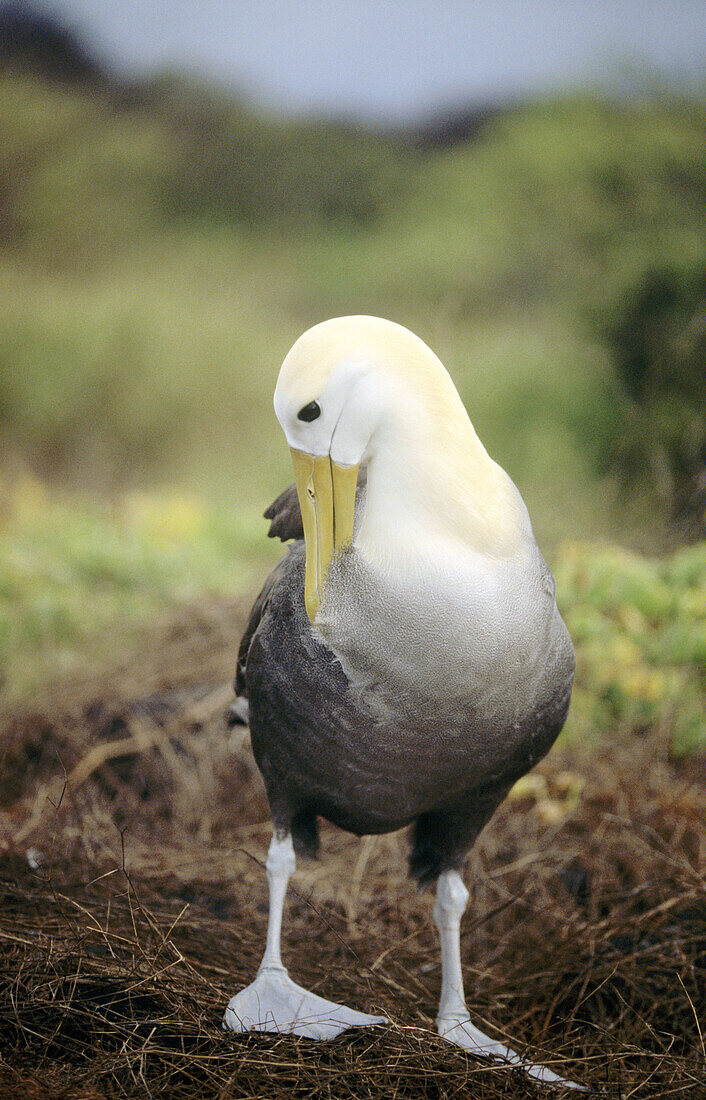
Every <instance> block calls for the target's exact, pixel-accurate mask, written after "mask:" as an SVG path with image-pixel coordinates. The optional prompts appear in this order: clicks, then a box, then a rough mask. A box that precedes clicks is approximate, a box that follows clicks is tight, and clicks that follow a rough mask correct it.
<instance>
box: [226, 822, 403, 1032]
mask: <svg viewBox="0 0 706 1100" xmlns="http://www.w3.org/2000/svg"><path fill="white" fill-rule="evenodd" d="M295 862H296V861H295V858H294V848H293V846H292V838H291V835H290V834H289V833H285V832H282V831H278V830H275V832H274V835H273V837H272V843H271V844H270V849H269V852H268V853H267V864H266V867H267V881H268V884H269V888H270V915H269V922H268V925H267V945H266V947H265V954H264V956H263V959H262V962H261V964H260V969H259V970H258V972H257V975H256V977H255V981H254V982H252V984H251V985H249V986H247V987H246V988H245V989H243V990H241V992H240V993H236V995H235V996H234V997H233V998H232V999H231V1001H230V1003H229V1005H228V1007H227V1009H226V1013H225V1017H224V1019H223V1027H224V1028H226V1029H229V1030H231V1031H238V1032H243V1031H269V1032H274V1033H282V1032H286V1033H289V1034H292V1035H303V1036H304V1037H305V1038H307V1039H333V1038H334V1037H335V1036H336V1035H340V1033H341V1032H342V1031H345V1030H346V1029H347V1028H349V1027H365V1026H366V1025H370V1024H384V1023H387V1020H386V1019H385V1017H384V1016H368V1015H367V1013H364V1012H356V1011H355V1010H354V1009H352V1008H346V1007H345V1005H339V1004H335V1003H334V1002H333V1001H327V1000H325V999H324V998H323V997H317V996H316V994H315V993H310V992H309V991H308V990H307V989H304V988H302V986H300V985H296V984H295V983H294V982H293V981H292V979H291V978H290V977H289V975H288V973H287V971H286V970H285V968H284V966H283V965H282V956H281V954H280V934H281V930H282V912H283V909H284V898H285V894H286V892H287V883H288V882H289V879H290V877H291V875H292V872H293V871H294V868H295Z"/></svg>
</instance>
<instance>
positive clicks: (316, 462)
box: [291, 447, 358, 623]
mask: <svg viewBox="0 0 706 1100" xmlns="http://www.w3.org/2000/svg"><path fill="white" fill-rule="evenodd" d="M291 451H292V462H293V463H294V477H295V479H296V482H297V493H298V495H299V506H300V508H301V512H302V520H303V521H304V542H305V544H306V573H305V577H304V604H305V606H306V613H307V615H308V616H309V619H310V620H311V622H312V623H313V621H314V619H315V618H316V615H317V613H318V610H319V607H320V606H321V599H322V596H323V590H324V583H325V581H326V575H327V573H328V570H329V567H330V565H331V561H332V559H333V557H334V555H335V554H339V553H340V552H341V550H343V549H344V548H345V547H346V546H349V545H350V543H351V541H352V539H353V514H354V511H355V490H356V485H357V484H358V467H357V466H339V465H338V463H337V462H333V461H332V459H331V458H329V456H328V455H324V456H323V457H317V456H316V455H310V454H306V453H305V452H304V451H296V450H295V449H294V448H293V447H292V448H291Z"/></svg>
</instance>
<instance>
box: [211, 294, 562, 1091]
mask: <svg viewBox="0 0 706 1100" xmlns="http://www.w3.org/2000/svg"><path fill="white" fill-rule="evenodd" d="M274 407H275V413H276V415H277V419H278V420H279V423H280V425H281V427H282V430H283V432H284V435H285V437H286V439H287V442H288V444H289V446H290V448H291V453H292V459H293V464H294V473H295V479H296V489H295V487H294V486H291V487H290V488H289V489H287V490H285V491H284V493H283V494H282V495H281V496H280V497H279V498H278V500H277V501H275V503H274V504H273V505H272V506H271V507H270V509H268V511H267V512H266V513H265V515H266V517H268V518H269V519H271V521H272V525H271V530H270V534H271V535H277V536H279V537H280V538H281V539H282V540H283V541H286V540H292V545H291V547H290V549H289V551H288V553H287V554H286V555H285V556H284V557H283V558H282V559H281V560H280V562H279V563H278V564H277V566H276V567H275V569H274V570H273V572H272V573H271V575H270V576H269V578H268V579H267V581H266V583H265V586H264V588H263V590H262V592H261V593H260V595H259V597H258V598H257V600H256V602H255V605H254V607H253V609H252V612H251V614H250V619H249V621H248V624H247V627H246V630H245V634H244V636H243V639H242V642H241V645H240V651H239V655H238V665H237V673H236V683H235V687H236V696H237V697H239V700H240V702H239V703H238V707H239V708H240V713H241V714H243V713H244V712H245V710H246V709H247V711H248V712H249V724H250V731H251V737H252V747H253V752H254V755H255V759H256V761H257V764H258V766H259V768H260V771H261V772H262V776H263V779H264V782H265V787H266V790H267V795H268V799H269V803H270V808H271V813H272V820H273V826H274V830H273V836H272V842H271V844H270V848H269V852H268V856H267V863H266V871H267V879H268V884H269V896H270V908H269V923H268V931H267V943H266V949H265V953H264V957H263V960H262V964H261V966H260V969H259V970H258V972H257V976H256V978H255V980H254V981H253V982H252V984H251V985H249V986H248V987H247V988H246V989H243V990H242V991H240V992H239V993H237V994H236V995H235V996H234V997H233V998H232V1000H231V1001H230V1003H229V1005H228V1007H227V1009H226V1013H225V1019H224V1027H225V1028H229V1029H231V1030H233V1031H236V1032H244V1031H266V1032H277V1033H281V1032H288V1033H293V1034H295V1035H301V1036H306V1037H308V1038H311V1039H327V1038H332V1037H333V1036H335V1035H337V1034H339V1033H340V1032H342V1031H344V1030H345V1029H346V1028H350V1027H356V1026H367V1025H372V1024H383V1023H385V1022H386V1020H385V1019H384V1017H380V1016H372V1015H368V1014H367V1013H364V1012H360V1011H356V1010H354V1009H351V1008H348V1007H346V1006H344V1005H340V1004H336V1003H335V1002H332V1001H327V1000H325V999H324V998H321V997H319V996H316V995H315V994H313V993H311V992H309V991H308V990H306V989H304V988H302V987H301V986H299V985H297V984H296V983H295V982H294V981H292V979H291V978H290V977H289V975H288V973H287V971H286V969H285V968H284V966H283V964H282V958H281V954H280V933H281V927H282V914H283V906H284V899H285V894H286V890H287V884H288V881H289V878H290V876H291V874H292V872H293V871H294V869H295V854H294V853H295V848H296V849H297V851H300V852H302V853H304V854H309V855H315V854H316V849H317V841H318V825H317V823H318V819H319V818H320V817H323V818H325V819H326V820H328V821H330V822H333V823H334V824H335V825H337V826H339V827H340V828H342V829H346V830H348V831H350V832H352V833H355V834H357V835H359V836H364V835H368V834H377V833H387V832H391V831H393V830H396V829H401V828H403V827H404V826H410V825H411V826H412V833H411V854H410V859H409V868H410V873H411V875H412V877H413V878H414V879H416V880H417V882H418V883H419V884H420V885H421V886H428V885H432V884H436V900H435V905H434V909H433V916H434V920H435V923H436V925H437V927H438V930H439V936H440V943H441V997H440V1002H439V1010H438V1015H437V1018H436V1025H437V1029H438V1032H439V1034H440V1035H441V1036H443V1038H444V1039H446V1040H447V1041H448V1042H450V1043H453V1044H455V1045H456V1046H459V1047H463V1048H464V1049H465V1050H467V1051H469V1052H471V1053H472V1054H474V1055H480V1056H485V1057H486V1058H491V1059H498V1060H502V1061H505V1062H510V1063H513V1064H516V1065H519V1066H522V1067H523V1068H524V1070H525V1071H526V1072H527V1073H528V1074H529V1075H530V1076H531V1077H533V1078H535V1079H537V1080H539V1081H542V1082H546V1083H552V1082H558V1083H561V1084H564V1085H572V1084H573V1083H572V1082H568V1081H564V1080H563V1079H562V1078H560V1077H559V1076H558V1075H557V1074H555V1073H554V1072H552V1071H551V1070H550V1069H549V1068H547V1067H546V1066H543V1065H537V1064H534V1063H533V1062H531V1061H530V1060H528V1059H526V1058H524V1057H522V1056H521V1055H520V1054H519V1053H517V1052H516V1051H514V1050H513V1049H512V1048H510V1047H508V1046H505V1045H504V1044H503V1043H501V1042H499V1041H498V1040H496V1039H493V1038H491V1037H490V1036H488V1035H485V1034H484V1033H483V1032H482V1031H481V1030H480V1029H479V1028H478V1027H477V1026H476V1025H475V1024H474V1023H473V1022H472V1020H471V1016H470V1013H469V1012H468V1009H467V1007H466V1001H465V998H464V991H463V975H462V969H461V952H460V923H461V917H462V915H463V913H464V910H465V908H466V905H467V901H468V891H467V889H466V887H465V885H464V882H463V879H462V877H461V876H462V870H463V864H464V861H465V859H466V856H467V855H468V852H469V851H470V849H471V847H472V845H473V843H474V841H475V840H476V838H477V836H478V834H479V833H480V831H481V829H482V828H483V826H484V825H485V824H486V823H487V821H488V820H489V819H490V817H491V815H492V814H493V812H494V810H495V809H496V808H497V806H498V805H499V804H500V803H501V802H502V800H503V799H504V798H505V796H506V795H507V793H508V791H509V790H510V788H511V787H512V785H513V784H514V783H515V782H516V780H517V779H519V778H520V777H521V776H522V775H524V774H525V773H526V772H527V771H529V769H530V768H531V767H532V766H533V765H534V764H536V763H537V761H539V760H540V759H541V758H542V757H543V756H544V755H545V754H546V753H547V752H548V750H549V748H550V747H551V745H552V743H553V742H554V740H555V738H556V737H557V735H558V733H559V731H560V730H561V727H562V725H563V723H564V719H565V717H566V713H567V710H568V707H569V699H570V696H571V687H572V681H573V674H574V652H573V647H572V644H571V640H570V638H569V635H568V632H567V630H566V627H565V625H564V623H563V621H562V619H561V616H560V614H559V611H558V609H557V605H556V601H555V595H554V580H553V577H552V575H551V573H550V571H549V569H548V567H547V565H546V564H545V562H544V559H543V557H542V555H541V553H540V551H539V549H538V547H537V543H536V542H535V539H534V536H533V533H532V527H531V524H530V519H529V516H528V513H527V509H526V507H525V505H524V503H523V501H522V498H521V496H520V494H519V492H518V490H517V488H516V487H515V485H514V484H513V482H512V481H511V480H510V478H509V477H508V475H507V474H506V473H505V471H504V470H503V469H502V468H501V467H500V466H498V465H497V463H495V462H494V461H493V460H492V459H491V458H490V457H489V455H488V453H487V452H486V450H485V448H484V447H483V445H482V443H481V442H480V440H479V438H478V436H477V435H476V432H475V431H474V428H473V426H472V424H471V421H470V419H469V417H468V414H467V412H466V409H465V408H464V405H463V403H462V401H461V399H460V397H459V395H458V392H457V390H456V388H455V386H454V384H453V382H452V380H451V377H450V376H449V374H448V373H447V371H446V369H445V368H444V366H443V365H442V363H441V362H440V360H439V359H438V358H437V357H436V355H435V354H434V353H433V352H432V351H431V350H430V349H429V348H428V347H427V346H426V344H424V343H423V342H422V340H420V339H419V338H418V337H416V336H415V335H414V334H413V333H411V332H410V331H408V330H407V329H405V328H403V327H402V326H401V325H398V324H394V323H392V322H390V321H387V320H383V319H381V318H378V317H365V316H354V317H341V318H336V319H333V320H328V321H324V322H322V323H321V324H318V325H315V326H314V327H313V328H311V329H309V330H308V331H307V332H305V333H304V334H303V335H302V336H301V337H300V338H299V339H298V340H297V341H296V343H295V344H294V346H293V347H292V349H291V350H290V352H289V354H288V355H287V356H286V358H285V360H284V363H283V364H282V367H281V370H280V373H279V378H278V380H277V385H276V388H275V395H274ZM574 1087H578V1086H574Z"/></svg>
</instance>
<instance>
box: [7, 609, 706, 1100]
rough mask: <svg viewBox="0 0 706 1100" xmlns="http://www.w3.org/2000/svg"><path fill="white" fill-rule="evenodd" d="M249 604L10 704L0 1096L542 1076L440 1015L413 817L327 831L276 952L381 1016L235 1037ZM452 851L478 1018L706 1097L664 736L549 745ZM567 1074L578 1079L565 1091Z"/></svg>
mask: <svg viewBox="0 0 706 1100" xmlns="http://www.w3.org/2000/svg"><path fill="white" fill-rule="evenodd" d="M244 611H245V607H244V606H243V605H241V604H232V605H227V604H217V605H214V606H212V607H209V608H205V609H204V608H200V609H199V611H198V612H194V613H193V614H191V615H188V616H184V617H181V618H180V619H179V620H178V621H176V622H174V623H171V624H162V625H161V626H160V627H159V628H158V629H155V630H154V631H153V632H152V633H151V634H148V635H146V636H145V639H144V641H143V645H142V646H141V649H140V651H139V653H138V652H133V653H132V654H131V655H130V657H129V658H128V659H125V660H123V662H122V664H121V665H120V666H119V667H116V668H114V669H112V670H110V671H109V672H107V673H105V674H102V675H101V677H100V681H99V682H96V679H95V677H94V678H93V679H91V678H90V677H86V678H85V679H84V681H83V682H82V683H80V684H76V683H74V684H72V685H70V686H68V685H63V686H57V685H54V686H53V688H52V689H51V690H49V688H48V689H47V691H46V692H45V693H44V696H43V697H42V698H41V699H37V700H36V701H35V705H34V706H33V708H32V709H31V710H30V709H27V708H25V709H23V710H22V711H21V712H18V711H17V710H15V712H13V713H6V714H5V716H4V723H3V724H4V735H3V742H2V745H3V748H2V755H1V756H0V760H1V762H2V776H3V781H2V787H1V789H0V846H1V848H0V850H1V851H2V852H3V853H4V854H2V856H0V892H1V896H2V907H1V908H0V1096H2V1097H19V1098H32V1100H45V1098H46V1100H98V1098H106V1100H107V1098H113V1097H165V1098H166V1097H169V1098H171V1097H174V1098H181V1097H199V1098H211V1097H214V1098H215V1097H233V1098H237V1100H245V1098H261V1097H263V1098H264V1097H297V1098H304V1097H312V1098H313V1097H317V1098H318V1097H321V1098H327V1100H328V1098H333V1100H338V1098H349V1097H350V1098H354V1097H355V1098H359V1097H365V1098H370V1097H376V1098H383V1097H384V1098H392V1097H396V1098H403V1097H405V1098H411V1097H415V1098H416V1097H432V1098H442V1097H456V1096H458V1097H474V1098H475V1097H478V1098H488V1100H491V1098H499V1097H513V1098H515V1097H516V1098H519V1100H521V1098H522V1097H532V1096H540V1095H546V1096H550V1095H558V1093H556V1092H552V1091H551V1090H549V1089H547V1088H542V1087H541V1086H536V1085H534V1084H532V1083H530V1082H529V1081H528V1080H527V1079H525V1078H524V1076H523V1075H522V1074H521V1073H520V1072H518V1071H517V1070H512V1069H509V1068H506V1067H503V1066H495V1065H489V1064H486V1063H483V1062H481V1061H478V1060H476V1059H474V1058H472V1057H466V1055H464V1054H463V1053H462V1052H460V1051H458V1050H456V1049H454V1048H453V1047H451V1046H449V1045H447V1044H445V1043H444V1042H443V1041H441V1040H440V1039H438V1038H437V1037H436V1035H435V1034H434V1031H433V1018H434V1016H435V1012H436V1001H437V998H438V993H439V965H438V951H437V942H436V935H435V930H434V926H433V924H432V921H431V906H432V901H433V898H432V896H431V895H430V894H429V893H424V894H420V893H418V892H417V891H416V889H415V887H414V886H413V885H412V884H411V883H410V882H409V881H408V879H407V877H406V866H405V861H406V840H405V837H404V836H403V835H397V834H395V835H392V836H389V837H381V838H377V839H375V840H367V841H359V840H358V839H356V838H354V837H350V836H348V835H346V834H343V833H340V832H338V831H336V830H335V829H333V828H326V829H324V831H323V854H322V858H321V860H320V861H319V862H318V863H316V864H309V865H305V864H302V865H301V866H300V869H299V870H298V872H297V874H296V875H295V878H294V880H293V885H292V890H291V893H290V900H289V904H288V909H287V916H286V920H285V930H284V956H285V961H286V963H287V964H288V965H289V967H290V971H291V973H292V975H293V977H294V978H295V979H296V980H298V981H300V982H302V984H306V985H308V986H309V987H310V988H312V989H314V990H315V991H316V992H319V993H321V994H323V995H327V996H330V997H333V998H335V999H337V1000H342V1001H344V1002H345V1003H348V1004H350V1005H351V1006H353V1007H356V1008H360V1009H364V1010H367V1011H371V1012H377V1011H380V1012H381V1013H383V1014H384V1015H386V1016H387V1017H388V1018H389V1019H390V1021H391V1023H390V1025H389V1026H387V1027H379V1028H376V1029H367V1030H364V1031H361V1032H358V1033H352V1032H348V1033H346V1034H344V1035H342V1036H341V1037H340V1038H338V1039H336V1040H334V1041H333V1042H329V1043H320V1044H318V1043H312V1042H310V1041H307V1040H300V1039H293V1038H288V1037H280V1038H278V1037H270V1036H262V1035H251V1036H234V1035H231V1034H225V1033H224V1032H222V1030H221V1027H220V1022H221V1018H222V1014H223V1010H224V1007H225V1005H226V1003H227V1001H228V999H229V997H230V996H231V995H232V994H233V993H234V992H235V991H236V990H238V989H239V988H241V987H242V986H243V985H244V984H246V983H247V982H248V981H249V980H250V979H251V978H252V977H253V976H254V974H255V971H256V969H257V966H258V963H259V960H260V956H261V953H262V947H263V943H264V935H265V929H266V922H267V890H266V883H265V878H264V873H263V862H264V858H265V854H266V850H267V844H268V842H269V835H270V829H269V818H268V810H267V803H266V800H265V798H264V794H263V789H262V784H261V782H260V778H259V775H258V773H257V769H256V767H255V765H254V762H253V760H252V756H251V753H250V748H249V744H248V738H247V731H245V730H244V729H242V727H240V728H238V727H236V728H235V729H234V730H228V729H227V727H226V725H225V722H224V712H225V709H226V707H227V704H228V702H229V700H230V698H231V694H230V679H231V673H232V667H233V664H234V654H235V647H236V643H237V637H238V632H239V627H240V625H241V623H242V620H243V614H244ZM537 775H538V777H539V778H536V779H533V780H531V781H530V782H529V783H527V784H525V787H524V790H521V791H520V792H519V793H517V794H516V795H515V797H513V798H511V799H509V800H508V801H507V802H506V803H505V804H504V806H502V807H501V808H500V810H499V811H498V813H497V814H496V815H495V818H494V819H493V821H492V822H491V824H490V825H489V826H488V828H487V829H486V830H485V832H484V834H483V836H482V837H481V840H480V842H479V843H478V845H477V847H476V850H475V851H474V853H473V854H472V856H471V859H470V860H469V865H468V873H467V881H468V884H469V887H470V889H471V903H470V906H469V911H468V913H467V916H466V919H465V922H464V932H463V943H462V950H463V958H464V965H465V975H466V984H467V993H468V1000H469V1005H470V1006H471V1009H472V1011H473V1012H474V1013H475V1015H476V1016H477V1018H478V1021H479V1023H480V1026H482V1027H485V1029H486V1030H488V1031H492V1032H493V1033H495V1034H497V1035H498V1036H501V1037H504V1038H505V1039H507V1040H509V1041H511V1042H512V1043H513V1044H514V1045H516V1046H519V1047H520V1048H522V1049H525V1048H527V1049H528V1051H531V1053H532V1056H533V1058H534V1059H535V1060H538V1061H539V1060H541V1061H543V1062H544V1063H545V1064H546V1063H550V1064H551V1065H552V1066H553V1068H555V1069H556V1070H557V1071H558V1072H560V1073H562V1074H563V1075H565V1076H568V1077H570V1078H572V1079H573V1080H577V1081H581V1082H584V1083H586V1084H588V1085H591V1086H592V1087H593V1088H594V1089H596V1090H600V1091H602V1092H603V1094H604V1095H606V1096H608V1097H616V1098H617V1097H625V1098H626V1100H627V1098H628V1097H635V1098H639V1097H670V1096H683V1097H694V1098H698V1097H706V1084H704V1082H705V1081H706V1059H705V1056H704V1036H703V1029H704V1027H705V1026H706V890H705V886H704V869H705V867H706V776H705V774H704V770H703V768H702V767H701V766H700V763H699V762H694V761H691V762H690V763H688V764H687V763H678V762H675V761H670V760H669V758H668V755H667V752H666V749H665V747H664V744H663V742H662V740H661V739H660V737H659V734H658V733H655V734H652V735H651V736H650V737H645V738H644V739H643V740H641V741H639V742H638V741H634V740H633V741H632V742H630V743H627V742H626V743H621V742H620V739H619V738H616V739H615V740H613V741H611V738H610V736H608V735H606V737H605V738H604V740H603V741H602V742H601V745H600V748H597V747H595V746H593V747H586V748H585V749H583V748H580V747H572V748H562V747H561V746H560V747H558V748H556V749H555V750H554V752H553V753H552V754H551V755H550V757H549V759H548V760H547V761H545V762H544V764H543V765H542V766H541V767H540V768H539V769H538V773H537ZM566 1095H577V1094H576V1093H567V1094H566Z"/></svg>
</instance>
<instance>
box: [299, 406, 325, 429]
mask: <svg viewBox="0 0 706 1100" xmlns="http://www.w3.org/2000/svg"><path fill="white" fill-rule="evenodd" d="M317 416H321V408H320V406H319V404H318V403H317V402H316V401H310V402H309V404H308V405H305V406H304V408H303V409H300V410H299V412H298V413H297V420H304V421H305V422H306V423H307V424H310V423H311V421H312V420H316V418H317Z"/></svg>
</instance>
